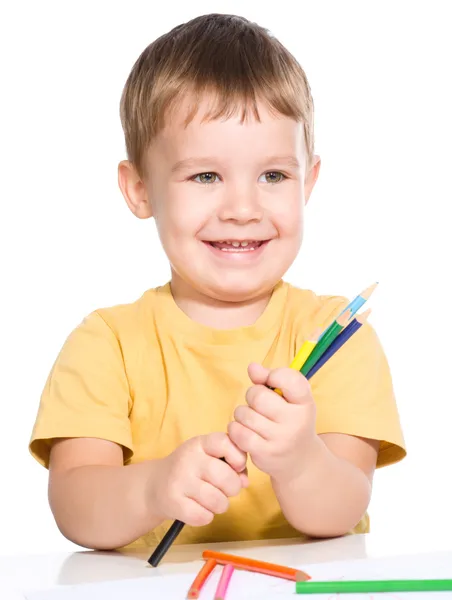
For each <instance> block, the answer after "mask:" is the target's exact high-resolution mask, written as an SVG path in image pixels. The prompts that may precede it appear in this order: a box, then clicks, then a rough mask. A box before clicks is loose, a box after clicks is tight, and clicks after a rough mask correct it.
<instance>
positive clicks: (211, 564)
mask: <svg viewBox="0 0 452 600" xmlns="http://www.w3.org/2000/svg"><path fill="white" fill-rule="evenodd" d="M216 564H217V562H216V560H214V559H213V558H210V559H209V560H208V561H206V562H205V563H204V564H203V566H202V568H201V570H200V571H199V573H198V574H197V575H196V577H195V579H194V581H193V583H192V584H191V587H190V589H189V590H188V594H187V598H199V594H200V593H201V588H202V586H203V585H204V584H205V582H206V580H207V578H208V577H209V575H210V574H211V573H212V571H213V570H214V569H215V567H216Z"/></svg>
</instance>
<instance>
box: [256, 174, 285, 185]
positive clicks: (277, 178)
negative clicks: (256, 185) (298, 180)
mask: <svg viewBox="0 0 452 600" xmlns="http://www.w3.org/2000/svg"><path fill="white" fill-rule="evenodd" d="M261 177H265V180H264V181H265V183H280V182H281V181H283V180H284V179H285V178H286V176H285V175H283V174H282V173H280V172H279V171H267V173H264V174H263V175H261ZM259 181H262V179H261V178H259Z"/></svg>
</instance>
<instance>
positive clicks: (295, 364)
mask: <svg viewBox="0 0 452 600" xmlns="http://www.w3.org/2000/svg"><path fill="white" fill-rule="evenodd" d="M321 333H322V330H321V329H316V330H315V331H314V333H313V334H312V335H311V336H309V338H308V339H307V340H306V341H305V342H304V343H303V344H302V346H301V348H300V350H299V351H298V352H297V354H296V355H295V358H294V359H293V361H292V362H291V363H290V368H291V369H294V370H295V371H299V370H300V369H301V367H302V366H303V365H304V363H305V362H306V360H307V359H308V358H309V355H310V354H311V352H312V351H313V350H314V348H315V347H316V344H317V341H318V339H319V337H320V334H321ZM274 391H275V392H276V393H277V394H279V395H280V396H282V391H281V390H280V389H279V388H275V390H274Z"/></svg>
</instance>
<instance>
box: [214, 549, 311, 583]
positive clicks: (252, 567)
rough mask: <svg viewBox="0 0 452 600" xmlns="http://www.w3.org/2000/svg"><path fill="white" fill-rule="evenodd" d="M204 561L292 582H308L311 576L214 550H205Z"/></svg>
mask: <svg viewBox="0 0 452 600" xmlns="http://www.w3.org/2000/svg"><path fill="white" fill-rule="evenodd" d="M202 557H203V558H204V559H206V560H207V559H209V558H213V559H215V560H216V562H217V563H218V564H220V565H228V564H229V565H232V566H233V567H235V568H236V569H241V570H243V571H252V572H253V573H262V574H264V575H272V576H273V577H280V578H282V579H288V580H290V581H307V580H308V579H310V576H309V575H308V574H307V573H304V572H303V571H300V570H298V569H292V568H291V567H283V566H282V565H274V564H272V563H267V562H263V561H260V560H254V559H252V558H245V557H243V556H235V555H234V554H223V553H222V552H215V551H214V550H204V552H203V553H202Z"/></svg>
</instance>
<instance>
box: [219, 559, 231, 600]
mask: <svg viewBox="0 0 452 600" xmlns="http://www.w3.org/2000/svg"><path fill="white" fill-rule="evenodd" d="M233 572H234V567H233V566H232V565H229V564H228V565H224V567H223V571H222V573H221V577H220V581H219V582H218V587H217V591H216V592H215V600H224V599H225V598H226V593H227V591H228V586H229V581H230V580H231V577H232V573H233Z"/></svg>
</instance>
